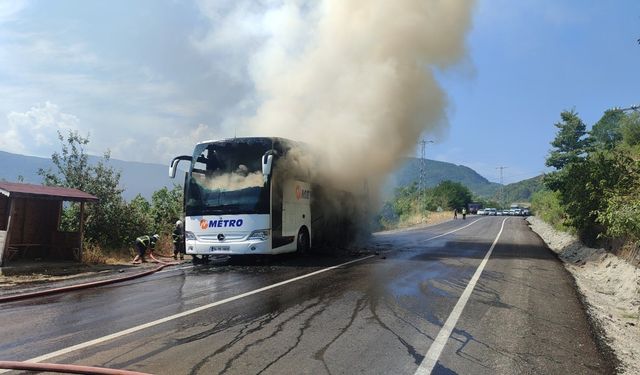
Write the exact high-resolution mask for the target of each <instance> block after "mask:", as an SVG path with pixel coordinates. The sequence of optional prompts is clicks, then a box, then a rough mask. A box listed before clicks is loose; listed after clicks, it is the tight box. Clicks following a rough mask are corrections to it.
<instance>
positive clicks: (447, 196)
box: [425, 181, 472, 211]
mask: <svg viewBox="0 0 640 375" xmlns="http://www.w3.org/2000/svg"><path fill="white" fill-rule="evenodd" d="M425 195H426V197H427V198H426V204H427V209H428V210H431V211H433V210H436V209H438V207H441V208H443V209H451V210H453V209H455V208H457V209H458V210H461V209H462V208H463V207H466V206H467V204H469V203H470V202H471V201H472V195H471V191H469V189H467V188H466V187H465V186H464V185H462V184H461V183H459V182H452V181H442V182H441V183H440V184H438V186H436V187H435V188H433V189H430V190H428V191H427V194H425Z"/></svg>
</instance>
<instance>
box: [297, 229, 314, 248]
mask: <svg viewBox="0 0 640 375" xmlns="http://www.w3.org/2000/svg"><path fill="white" fill-rule="evenodd" d="M296 247H297V252H298V254H300V255H305V254H308V253H309V248H310V247H311V239H310V238H309V231H308V230H307V228H306V227H302V228H300V230H299V231H298V239H297V240H296Z"/></svg>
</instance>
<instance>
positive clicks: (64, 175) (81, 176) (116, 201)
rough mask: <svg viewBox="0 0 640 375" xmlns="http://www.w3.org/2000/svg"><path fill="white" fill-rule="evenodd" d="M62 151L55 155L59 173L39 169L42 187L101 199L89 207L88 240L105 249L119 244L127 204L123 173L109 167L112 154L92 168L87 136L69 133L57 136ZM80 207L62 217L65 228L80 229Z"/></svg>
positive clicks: (54, 158)
mask: <svg viewBox="0 0 640 375" xmlns="http://www.w3.org/2000/svg"><path fill="white" fill-rule="evenodd" d="M58 139H59V140H60V143H61V146H62V151H61V153H57V152H55V153H54V154H53V155H52V156H51V160H52V162H53V164H54V166H55V167H56V169H57V170H56V171H52V170H51V169H48V170H43V169H40V170H39V171H38V174H39V175H40V176H42V177H43V180H44V182H43V184H44V185H49V186H63V187H67V188H75V189H79V190H82V191H84V192H87V193H89V194H92V195H95V196H96V197H98V199H99V201H98V202H97V203H93V204H88V205H87V210H86V213H87V216H86V225H85V237H86V239H87V240H88V241H94V242H96V243H98V244H100V245H104V246H114V245H116V244H118V242H119V240H120V238H119V236H118V231H117V230H115V231H114V229H117V228H118V219H119V218H120V217H121V216H122V211H123V207H124V205H125V203H124V200H123V199H122V195H121V194H122V189H120V188H119V187H118V184H119V182H120V173H119V172H117V171H115V170H114V169H113V168H111V167H109V166H108V165H107V163H108V162H109V153H105V155H104V158H103V159H102V160H100V161H99V162H98V163H97V164H96V165H90V164H89V162H88V155H87V154H86V152H85V150H84V148H85V146H86V145H87V144H88V143H89V138H88V137H86V138H85V137H82V136H80V135H79V134H78V132H73V131H70V132H69V133H68V135H67V137H66V139H65V137H64V136H63V135H62V134H61V133H58ZM78 212H79V205H78V204H73V205H71V206H70V207H69V208H68V210H67V212H65V213H64V215H63V221H62V223H63V225H64V226H65V228H64V229H67V230H77V226H78V219H77V218H78Z"/></svg>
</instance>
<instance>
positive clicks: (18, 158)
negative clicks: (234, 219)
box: [0, 151, 542, 202]
mask: <svg viewBox="0 0 640 375" xmlns="http://www.w3.org/2000/svg"><path fill="white" fill-rule="evenodd" d="M100 159H101V158H98V157H96V156H90V157H89V161H90V162H91V163H96V162H98V161H99V160H100ZM420 164H421V160H420V159H416V158H407V159H404V163H403V164H402V166H401V167H400V168H398V169H397V170H396V171H395V173H393V174H392V175H391V176H390V178H389V183H388V184H387V186H386V187H385V189H384V190H385V192H386V193H387V194H389V195H390V194H392V192H393V189H394V188H395V187H398V186H405V185H409V184H411V183H412V182H414V181H419V180H420ZM109 165H110V166H112V167H113V168H114V169H116V170H118V171H120V172H121V177H120V187H121V188H123V189H125V190H124V192H123V193H122V195H123V196H124V198H125V199H126V200H131V199H133V198H134V197H135V196H136V195H137V194H141V195H142V196H143V197H145V198H147V199H151V195H152V194H153V192H154V191H156V190H159V189H161V188H162V187H167V188H169V189H171V188H173V185H174V184H182V183H183V179H182V178H181V177H180V175H181V174H180V173H178V174H177V176H176V179H175V180H172V179H170V178H169V177H168V169H169V167H168V163H167V164H166V165H164V164H152V163H139V162H132V161H123V160H118V159H110V160H109ZM52 167H53V164H52V163H51V159H48V158H39V157H34V156H25V155H17V154H11V153H8V152H4V151H0V180H6V181H12V182H15V181H18V176H22V178H23V181H24V182H28V183H33V184H40V183H41V182H42V178H41V177H40V176H38V169H39V168H42V169H47V168H52ZM424 170H425V184H426V186H427V187H433V186H436V185H437V184H439V183H440V182H442V181H445V180H451V181H455V182H460V183H461V184H463V185H465V186H466V187H468V188H469V190H471V191H472V192H473V193H474V194H475V195H477V196H480V197H482V198H492V199H496V198H497V197H498V192H499V190H500V184H497V183H495V182H490V181H489V180H487V179H486V178H484V177H482V176H481V175H479V174H478V173H477V172H476V171H474V170H473V169H471V168H469V167H465V166H464V165H455V164H452V163H446V162H442V161H436V160H429V159H427V160H425V168H424ZM540 189H542V176H538V177H534V178H531V179H528V180H524V181H520V182H517V183H514V184H509V185H505V186H504V194H505V201H506V202H522V201H528V200H529V199H530V197H531V194H533V193H534V192H536V191H538V190H540Z"/></svg>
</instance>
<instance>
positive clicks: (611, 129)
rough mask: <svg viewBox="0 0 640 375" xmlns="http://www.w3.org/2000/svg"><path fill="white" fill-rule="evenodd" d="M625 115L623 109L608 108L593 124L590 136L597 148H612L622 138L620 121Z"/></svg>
mask: <svg viewBox="0 0 640 375" xmlns="http://www.w3.org/2000/svg"><path fill="white" fill-rule="evenodd" d="M624 117H625V114H624V112H622V111H621V110H617V109H614V110H608V111H606V112H605V113H604V115H603V116H602V118H600V120H598V122H597V123H596V124H595V125H593V128H591V131H590V132H589V136H590V137H591V139H592V142H593V145H594V147H596V148H603V149H612V148H613V147H615V146H616V145H617V144H618V143H620V141H621V140H622V132H621V131H620V121H621V120H622V119H623V118H624Z"/></svg>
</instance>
